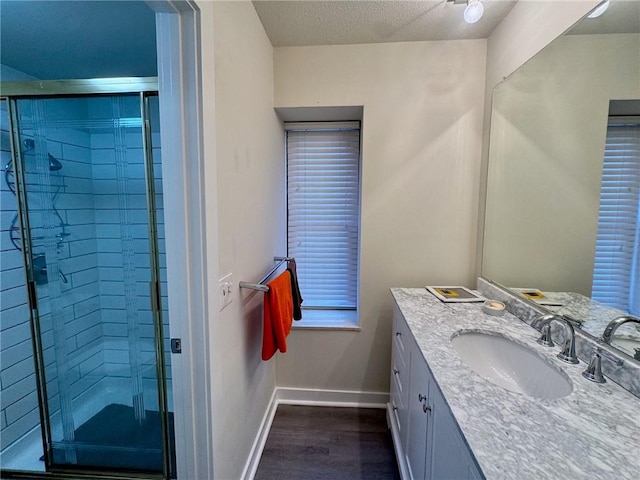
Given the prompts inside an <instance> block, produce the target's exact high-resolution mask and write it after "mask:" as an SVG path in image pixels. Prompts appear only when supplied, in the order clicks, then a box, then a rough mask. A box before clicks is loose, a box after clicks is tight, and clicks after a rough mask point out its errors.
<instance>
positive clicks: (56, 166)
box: [49, 154, 62, 172]
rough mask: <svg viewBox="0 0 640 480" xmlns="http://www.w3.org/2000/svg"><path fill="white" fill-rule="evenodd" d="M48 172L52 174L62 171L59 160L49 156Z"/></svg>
mask: <svg viewBox="0 0 640 480" xmlns="http://www.w3.org/2000/svg"><path fill="white" fill-rule="evenodd" d="M49 170H51V171H52V172H57V171H58V170H62V163H60V160H58V159H57V158H55V157H54V156H53V155H51V154H49Z"/></svg>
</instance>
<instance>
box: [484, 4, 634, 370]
mask: <svg viewBox="0 0 640 480" xmlns="http://www.w3.org/2000/svg"><path fill="white" fill-rule="evenodd" d="M639 32H640V2H639V1H635V0H634V1H628V0H612V1H611V2H610V5H609V8H608V9H607V11H605V12H604V14H602V15H601V16H600V17H598V18H587V17H585V18H584V19H582V20H581V21H580V22H578V24H576V25H575V26H574V27H573V28H572V29H571V30H570V31H568V32H567V33H566V34H564V35H563V36H561V37H559V38H558V39H556V40H555V41H554V42H552V43H551V44H550V45H548V46H547V47H546V48H545V49H543V50H542V51H540V52H539V53H538V54H537V55H536V56H535V57H533V58H532V59H531V60H530V61H528V62H527V63H526V64H525V65H523V66H522V67H520V68H519V69H518V70H517V71H516V72H514V73H513V74H512V75H511V76H509V77H508V78H507V79H506V80H505V81H503V82H502V83H501V84H500V85H498V86H497V87H496V88H495V90H494V95H493V110H492V117H491V139H490V153H489V174H488V180H487V201H486V218H485V232H484V249H483V259H482V260H483V263H482V276H483V277H485V278H487V279H489V280H491V281H493V282H495V283H498V284H500V285H502V286H505V287H507V288H510V289H513V290H515V291H517V292H518V293H519V294H525V295H529V298H530V299H531V300H533V301H536V302H537V303H539V304H540V305H541V306H543V307H544V308H546V309H548V310H550V311H554V312H559V313H563V314H566V315H568V316H570V317H572V318H574V319H576V320H578V321H579V322H582V325H581V328H582V329H583V331H584V332H586V333H588V334H590V335H592V336H594V337H596V338H599V337H601V335H602V333H603V331H604V329H605V327H606V325H607V324H608V323H609V321H610V320H611V319H612V318H614V317H617V316H619V315H621V314H628V313H631V314H634V315H636V316H638V315H640V226H639V223H640V220H639V216H640V212H639V205H638V204H639V202H640V33H639ZM603 175H604V181H603ZM622 237H625V238H624V239H622ZM616 262H617V263H616ZM594 273H595V275H594ZM639 327H640V325H637V324H632V323H628V324H625V325H623V326H622V327H620V328H619V329H618V331H617V332H616V336H615V338H614V339H613V341H612V345H613V346H615V347H617V348H620V349H621V350H622V351H623V352H624V353H627V354H629V355H631V356H634V355H636V358H640V352H638V353H636V348H640V328H639Z"/></svg>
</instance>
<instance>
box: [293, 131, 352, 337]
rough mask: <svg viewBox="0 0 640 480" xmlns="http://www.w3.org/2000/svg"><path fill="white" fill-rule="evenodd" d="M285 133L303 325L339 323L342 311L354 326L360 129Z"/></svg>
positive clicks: (294, 254) (294, 246) (294, 252)
mask: <svg viewBox="0 0 640 480" xmlns="http://www.w3.org/2000/svg"><path fill="white" fill-rule="evenodd" d="M285 131H286V136H287V142H286V145H287V255H289V256H291V257H295V259H296V263H297V270H298V272H297V273H298V281H299V284H300V291H301V294H302V297H303V299H304V302H303V304H302V308H303V321H305V320H307V319H308V318H312V319H313V318H315V319H319V318H320V316H324V318H327V319H329V318H330V319H333V320H332V321H330V322H329V323H332V324H335V320H336V318H337V317H340V315H339V311H344V312H345V313H344V317H345V318H346V317H348V316H349V313H348V312H352V313H351V321H350V322H349V323H351V324H352V325H353V318H354V313H355V310H356V308H357V304H358V257H359V255H358V244H359V224H360V124H359V122H347V123H333V122H326V123H325V122H322V123H285ZM314 311H316V312H314ZM317 311H322V312H323V313H317ZM314 323H315V322H314ZM318 323H319V324H322V322H321V321H319V322H318ZM338 323H339V322H338Z"/></svg>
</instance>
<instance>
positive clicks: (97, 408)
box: [0, 378, 173, 472]
mask: <svg viewBox="0 0 640 480" xmlns="http://www.w3.org/2000/svg"><path fill="white" fill-rule="evenodd" d="M144 387H145V388H144V390H145V391H148V392H150V393H151V392H154V391H155V390H156V389H157V384H156V382H155V381H152V380H149V381H145V384H144ZM167 390H168V391H169V392H170V391H171V381H170V380H167ZM168 400H169V411H172V410H173V405H172V399H171V395H169V399H168ZM114 405H115V406H116V407H114ZM131 406H132V402H131V390H130V386H129V380H128V379H126V378H123V379H117V378H104V379H102V380H101V381H100V382H98V383H97V384H96V385H95V386H94V387H92V388H91V389H89V390H88V391H87V392H86V393H84V394H83V395H81V396H80V397H78V398H77V399H76V400H75V401H74V407H75V409H74V419H75V421H76V425H78V428H77V429H76V432H77V434H80V437H78V440H81V441H82V440H84V441H86V442H92V441H93V440H95V438H92V437H91V435H89V436H87V434H86V433H85V432H88V431H89V430H90V429H91V430H94V429H95V428H101V427H100V424H104V422H105V414H106V415H112V414H116V413H118V414H119V415H120V418H121V419H122V420H121V421H122V422H125V421H126V420H125V419H126V418H127V411H126V410H125V408H126V407H131ZM149 407H150V408H151V409H152V410H154V409H155V410H156V411H157V408H158V407H157V405H150V406H149ZM154 414H155V415H157V413H156V412H151V415H154ZM58 415H59V414H55V415H54V418H53V422H54V423H55V424H59V422H56V420H58V418H56V417H57V416H58ZM172 416H173V415H170V417H172ZM112 420H113V418H112ZM170 421H171V418H170ZM85 424H86V427H87V428H84V429H83V427H85ZM109 424H110V423H109V420H107V423H106V424H105V427H106V426H107V425H109ZM110 425H111V426H113V423H111V424H110ZM127 428H128V427H126V426H125V425H123V424H122V423H121V424H120V429H114V428H111V431H112V432H113V433H112V434H111V435H110V438H109V439H108V440H107V439H105V440H106V441H115V442H116V445H115V446H131V447H134V448H135V445H133V444H129V445H126V444H125V445H123V444H122V442H120V443H119V444H118V439H117V437H118V432H120V434H122V432H123V431H126V429H127ZM57 430H58V431H56V429H54V431H53V432H52V434H53V438H54V443H55V440H60V439H62V432H61V431H60V429H57ZM105 431H108V430H105ZM146 434H147V435H149V436H156V435H160V433H159V431H158V432H154V431H152V430H148V431H147V432H146ZM97 443H98V442H97ZM139 447H141V448H142V447H143V445H142V444H139ZM54 455H61V456H60V457H59V458H60V460H64V452H63V451H61V450H60V451H58V449H56V448H54ZM89 455H90V454H89ZM94 455H98V453H96V454H94ZM118 455H120V454H118ZM135 455H137V454H135ZM42 457H43V450H42V437H41V431H40V426H38V427H36V428H34V429H32V430H31V431H30V432H29V433H27V434H26V435H24V436H23V437H22V438H20V439H19V440H16V441H15V442H14V443H13V444H11V445H10V446H9V447H7V448H6V449H5V450H4V451H2V452H1V453H0V464H1V465H2V468H3V469H6V470H26V471H35V472H44V471H45V464H44V461H42V460H41V458H42ZM125 457H126V455H125ZM78 460H79V462H80V463H81V464H87V463H89V462H90V461H91V459H90V458H88V457H86V456H85V457H80V458H79V459H78ZM95 460H96V462H97V464H104V463H106V462H101V461H100V459H99V458H96V459H95ZM125 461H126V460H125ZM117 463H118V462H117V461H116V462H111V463H106V465H103V466H104V467H106V466H107V465H108V466H112V467H114V468H121V467H122V466H121V465H118V464H117ZM157 464H158V460H157V459H154V458H153V457H152V456H150V457H149V459H148V460H146V461H145V460H142V461H141V463H133V465H139V467H138V468H140V469H144V468H152V467H148V465H157Z"/></svg>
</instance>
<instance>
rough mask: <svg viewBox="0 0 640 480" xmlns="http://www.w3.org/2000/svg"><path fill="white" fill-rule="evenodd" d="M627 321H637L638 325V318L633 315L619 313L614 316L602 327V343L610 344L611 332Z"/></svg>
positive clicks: (639, 319)
mask: <svg viewBox="0 0 640 480" xmlns="http://www.w3.org/2000/svg"><path fill="white" fill-rule="evenodd" d="M628 322H632V323H637V324H638V325H640V318H637V317H634V316H632V315H621V316H619V317H616V318H614V319H613V320H611V321H610V322H609V325H607V328H605V329H604V333H603V334H602V338H601V340H602V341H603V342H604V343H608V344H611V338H612V337H613V334H614V333H615V331H616V330H617V329H618V327H621V326H622V325H624V324H625V323H628Z"/></svg>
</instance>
